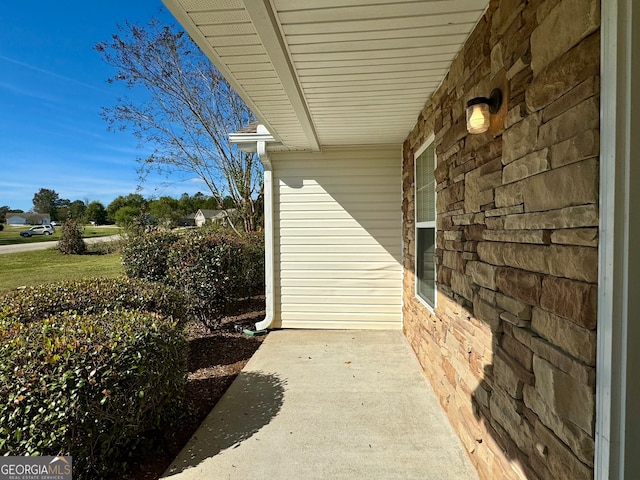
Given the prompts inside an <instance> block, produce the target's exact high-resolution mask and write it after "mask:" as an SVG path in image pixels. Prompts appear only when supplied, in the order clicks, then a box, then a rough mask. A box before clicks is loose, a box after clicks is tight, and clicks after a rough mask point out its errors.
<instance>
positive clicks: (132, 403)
mask: <svg viewBox="0 0 640 480" xmlns="http://www.w3.org/2000/svg"><path fill="white" fill-rule="evenodd" d="M36 302H37V300H36ZM0 343H1V345H0V453H2V454H4V455H60V454H67V455H69V454H70V455H72V456H73V461H74V478H77V479H96V478H114V475H115V477H118V476H119V475H118V473H119V472H121V471H122V468H124V467H125V466H126V463H127V460H128V459H129V458H131V457H133V456H134V455H135V454H136V453H137V452H138V447H140V446H141V444H140V442H141V439H142V438H143V435H144V434H145V432H149V431H150V430H153V429H154V428H158V427H160V426H161V425H163V424H165V423H167V422H171V420H172V419H174V418H176V416H177V415H176V414H177V412H178V411H179V408H180V405H181V399H182V392H183V391H184V385H185V381H186V371H187V357H186V355H187V354H186V352H187V348H186V342H185V339H184V334H183V329H182V327H180V326H179V324H178V322H177V321H176V320H174V319H170V318H167V317H163V316H161V315H158V314H156V313H148V312H134V311H125V310H113V311H105V312H101V313H96V314H78V313H73V312H64V313H58V314H55V315H52V316H48V317H46V318H43V319H41V320H40V321H29V322H25V321H22V319H21V318H19V317H17V316H14V315H10V314H8V313H7V312H6V311H5V312H4V314H1V315H0Z"/></svg>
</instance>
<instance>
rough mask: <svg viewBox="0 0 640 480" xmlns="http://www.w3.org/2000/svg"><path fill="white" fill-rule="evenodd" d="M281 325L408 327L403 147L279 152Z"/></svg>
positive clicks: (277, 248) (278, 295) (277, 204)
mask: <svg viewBox="0 0 640 480" xmlns="http://www.w3.org/2000/svg"><path fill="white" fill-rule="evenodd" d="M271 160H272V165H273V172H274V188H275V191H274V199H275V202H274V203H275V205H274V217H275V218H274V222H275V225H274V226H275V259H274V260H275V270H276V280H275V300H276V302H275V303H276V307H275V311H276V325H278V324H279V326H281V327H283V328H333V329H340V328H344V329H383V328H385V329H388V328H398V329H399V328H401V308H402V268H401V253H402V252H401V211H400V207H401V203H400V201H401V200H400V199H401V191H400V189H401V172H400V162H401V151H400V148H399V147H398V148H376V149H358V150H355V149H348V150H340V151H337V150H336V151H329V152H323V153H313V154H311V153H274V154H272V155H271Z"/></svg>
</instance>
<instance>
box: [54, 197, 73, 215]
mask: <svg viewBox="0 0 640 480" xmlns="http://www.w3.org/2000/svg"><path fill="white" fill-rule="evenodd" d="M70 206H71V200H69V199H67V198H61V199H59V200H58V201H57V202H56V215H57V216H58V220H63V219H66V218H68V217H69V207H70Z"/></svg>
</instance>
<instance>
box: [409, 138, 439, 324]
mask: <svg viewBox="0 0 640 480" xmlns="http://www.w3.org/2000/svg"><path fill="white" fill-rule="evenodd" d="M434 144H435V135H433V134H431V135H430V136H429V137H428V138H427V140H426V141H425V142H424V143H423V144H422V145H421V146H420V148H418V150H416V152H415V153H414V155H413V206H414V208H413V210H414V237H413V238H414V249H413V254H414V265H413V267H414V280H415V282H414V296H415V298H416V299H417V300H418V301H419V302H420V303H421V304H422V305H424V306H425V307H426V308H427V309H428V310H429V311H430V312H432V313H435V309H436V308H437V305H438V282H437V279H438V273H437V268H436V263H435V258H434V262H433V267H434V268H433V305H431V304H430V303H429V301H428V300H427V299H425V298H423V297H422V296H421V295H420V294H419V293H418V287H419V282H420V279H419V277H418V230H420V229H425V228H433V245H434V249H435V248H436V233H437V226H436V223H437V211H436V200H437V196H438V192H437V191H436V188H435V187H436V186H437V185H434V203H433V207H434V212H433V221H427V222H418V201H417V200H418V175H417V173H418V162H417V160H418V158H419V157H420V155H422V154H423V153H424V152H425V151H426V150H427V148H429V147H430V146H432V145H433V147H434V152H433V165H434V170H435V166H436V165H437V164H438V163H437V157H436V153H435V145H434ZM432 175H433V181H434V182H435V181H436V180H435V174H434V173H433V172H432ZM434 257H435V255H434Z"/></svg>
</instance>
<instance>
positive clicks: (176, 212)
mask: <svg viewBox="0 0 640 480" xmlns="http://www.w3.org/2000/svg"><path fill="white" fill-rule="evenodd" d="M149 213H150V214H151V216H152V217H153V219H154V220H155V223H158V224H160V225H165V226H167V227H174V226H176V225H177V224H178V222H179V221H180V219H181V218H182V214H181V213H180V202H179V201H178V200H176V199H175V198H171V197H160V198H158V199H157V200H153V201H152V202H150V203H149Z"/></svg>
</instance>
